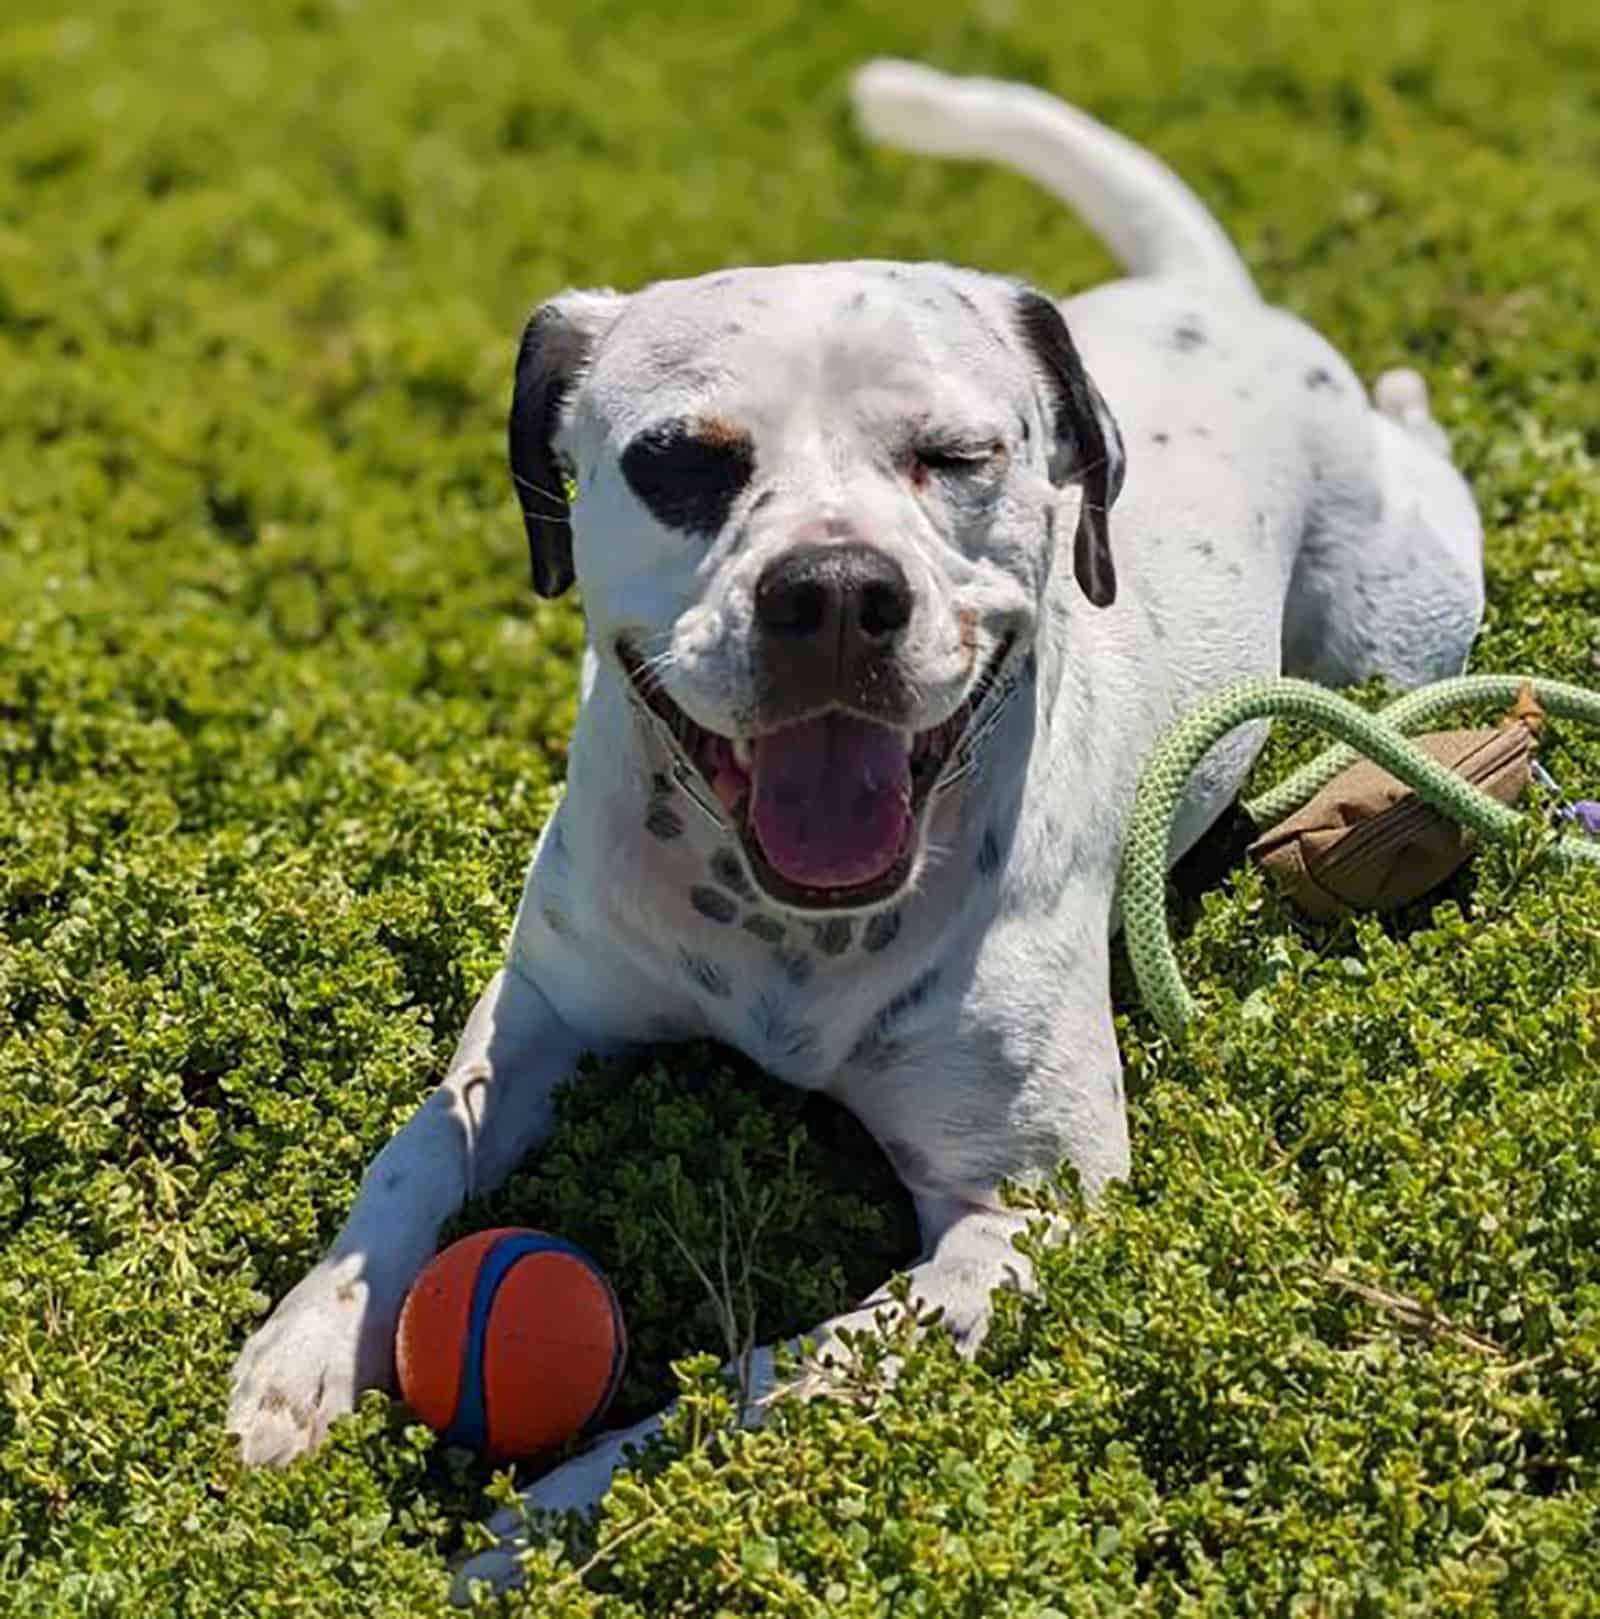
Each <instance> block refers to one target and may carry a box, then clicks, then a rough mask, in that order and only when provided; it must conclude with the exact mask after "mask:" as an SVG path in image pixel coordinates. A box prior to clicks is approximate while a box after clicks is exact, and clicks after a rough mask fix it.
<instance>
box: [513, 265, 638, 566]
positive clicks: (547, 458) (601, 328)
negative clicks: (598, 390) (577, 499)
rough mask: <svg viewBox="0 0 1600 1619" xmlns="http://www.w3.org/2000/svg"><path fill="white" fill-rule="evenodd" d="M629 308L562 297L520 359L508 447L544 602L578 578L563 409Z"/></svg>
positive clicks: (531, 329) (545, 312)
mask: <svg viewBox="0 0 1600 1619" xmlns="http://www.w3.org/2000/svg"><path fill="white" fill-rule="evenodd" d="M625 302H626V299H624V298H623V297H622V296H621V295H620V294H618V293H614V292H564V293H562V294H561V296H560V297H559V298H552V299H551V300H550V302H549V303H547V304H542V305H541V306H540V307H539V308H538V309H536V310H535V311H534V312H533V317H532V319H531V320H529V322H528V324H527V327H526V329H525V330H524V331H523V334H522V347H521V348H520V349H518V351H517V377H516V383H515V386H514V387H513V389H512V394H511V420H510V423H509V425H508V432H507V439H508V442H509V447H510V451H511V478H512V482H513V483H514V484H515V485H516V489H517V502H518V504H519V505H520V506H521V507H522V521H523V525H524V527H526V529H527V531H528V551H529V555H530V556H531V558H532V561H533V588H534V589H535V590H536V591H538V593H539V594H540V595H541V596H559V595H560V594H561V593H562V591H564V590H565V589H566V588H567V587H568V586H569V585H570V584H571V583H572V578H573V571H572V511H571V507H570V506H569V504H568V501H567V487H566V473H565V468H564V467H563V465H562V461H561V457H560V456H559V455H558V454H557V453H556V448H555V438H556V433H557V430H558V429H559V427H560V425H561V412H562V408H563V407H564V406H565V404H566V403H567V400H568V399H569V398H570V397H571V395H572V390H573V388H574V387H575V386H576V384H577V381H578V378H579V377H580V376H581V375H582V373H583V370H584V368H585V367H586V366H587V365H588V363H589V360H590V357H591V356H592V355H593V353H594V346H595V344H596V343H597V342H598V341H599V340H600V337H601V335H602V334H603V333H604V332H605V330H606V328H607V327H609V326H610V324H611V322H612V321H613V320H615V319H616V317H617V314H618V312H619V311H620V310H621V308H622V306H623V304H624V303H625Z"/></svg>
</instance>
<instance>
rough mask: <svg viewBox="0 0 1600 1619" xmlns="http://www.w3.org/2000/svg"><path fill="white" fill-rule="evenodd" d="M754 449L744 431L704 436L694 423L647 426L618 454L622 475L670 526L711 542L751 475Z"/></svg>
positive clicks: (753, 463)
mask: <svg viewBox="0 0 1600 1619" xmlns="http://www.w3.org/2000/svg"><path fill="white" fill-rule="evenodd" d="M755 465H756V455H755V446H754V445H753V444H751V442H750V440H749V438H748V437H746V436H745V435H744V434H742V433H733V432H719V433H714V434H710V433H706V432H703V431H701V430H700V429H698V428H697V427H696V425H695V424H694V423H693V422H687V421H674V422H664V423H662V424H661V425H660V426H659V427H647V428H646V429H645V430H644V432H642V433H640V434H639V435H638V436H637V437H636V438H635V439H634V440H633V441H632V443H630V444H629V445H628V447H627V449H625V450H624V451H623V452H622V475H623V477H625V478H626V479H627V480H628V485H629V487H630V488H631V489H632V490H633V492H634V494H636V495H637V496H638V497H639V499H640V500H642V501H643V502H644V503H645V505H646V506H648V507H649V508H650V510H651V511H652V512H653V513H654V514H655V516H656V519H657V520H658V521H659V522H661V523H663V524H665V525H666V527H668V528H675V529H678V530H679V531H681V532H682V533H684V534H695V535H700V536H702V537H704V538H708V539H709V538H711V537H713V536H715V535H716V534H718V533H720V532H721V530H722V526H723V524H724V523H726V522H727V521H728V513H729V512H730V511H732V509H733V503H734V501H736V500H737V499H738V498H739V496H740V495H741V494H743V493H744V490H745V487H746V485H748V483H749V482H750V478H751V474H752V473H754V471H755Z"/></svg>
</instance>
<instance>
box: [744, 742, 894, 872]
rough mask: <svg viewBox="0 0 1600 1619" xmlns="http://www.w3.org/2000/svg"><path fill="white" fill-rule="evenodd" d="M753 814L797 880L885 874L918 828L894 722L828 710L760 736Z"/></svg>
mask: <svg viewBox="0 0 1600 1619" xmlns="http://www.w3.org/2000/svg"><path fill="white" fill-rule="evenodd" d="M750 775H751V794H750V824H751V826H752V827H753V828H754V829H755V834H756V839H757V841H758V842H759V843H760V845H761V852H762V853H763V854H764V855H765V856H766V857H767V860H768V861H769V862H770V863H771V865H772V866H773V868H774V869H775V870H776V871H778V872H779V873H780V874H781V875H782V876H784V877H787V878H788V879H789V881H790V882H793V883H802V884H804V885H805V886H806V887H807V888H852V887H854V886H855V885H856V884H857V883H866V882H871V881H872V879H873V878H874V877H881V876H882V875H883V873H884V872H886V871H887V870H888V869H889V868H890V867H891V866H892V865H893V864H894V863H895V861H896V860H898V859H899V858H900V856H901V854H902V853H903V852H904V850H905V847H906V844H907V842H908V841H909V839H910V835H911V757H910V754H909V753H908V752H907V749H906V744H905V739H904V738H903V737H902V735H901V733H900V732H898V731H894V730H891V729H890V728H889V727H888V726H887V725H874V724H873V723H872V722H871V721H870V720H858V719H853V718H851V717H850V716H848V715H845V714H824V715H823V716H822V717H821V718H820V719H814V720H804V721H802V722H801V723H800V724H799V725H789V726H785V727H784V729H783V730H781V731H773V732H771V733H770V734H769V735H767V736H763V737H760V738H758V739H757V741H756V743H755V748H754V752H753V756H752V759H751V771H750Z"/></svg>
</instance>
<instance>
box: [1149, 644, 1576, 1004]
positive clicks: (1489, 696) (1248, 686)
mask: <svg viewBox="0 0 1600 1619" xmlns="http://www.w3.org/2000/svg"><path fill="white" fill-rule="evenodd" d="M1529 686H1531V687H1532V688H1533V691H1534V693H1535V694H1536V695H1537V697H1538V699H1539V702H1540V703H1541V704H1542V705H1543V707H1544V708H1545V709H1546V710H1547V711H1548V712H1549V713H1552V714H1557V715H1560V716H1562V717H1563V718H1568V719H1576V720H1581V721H1584V722H1585V723H1587V724H1590V725H1594V726H1600V694H1596V693H1594V692H1590V691H1585V690H1584V689H1583V688H1582V687H1581V686H1571V685H1567V684H1565V683H1563V682H1561V681H1557V680H1540V679H1537V678H1535V677H1533V676H1527V675H1463V676H1462V677H1461V678H1460V679H1457V680H1445V681H1441V682H1440V683H1439V684H1438V685H1436V686H1425V687H1423V688H1422V689H1421V690H1420V691H1414V692H1411V693H1409V694H1408V695H1407V696H1405V697H1402V698H1400V699H1399V700H1398V701H1397V702H1394V703H1391V704H1389V706H1388V707H1386V708H1384V709H1381V710H1380V711H1379V712H1378V713H1376V714H1369V713H1368V712H1367V711H1366V710H1365V709H1363V708H1358V707H1357V706H1356V705H1355V704H1354V703H1352V702H1351V701H1350V700H1349V699H1348V698H1345V697H1340V696H1338V695H1337V694H1336V693H1334V692H1331V691H1329V690H1327V689H1326V688H1325V687H1323V686H1316V685H1313V684H1312V683H1311V682H1310V681H1308V680H1287V679H1285V680H1247V681H1241V682H1240V683H1238V684H1236V685H1232V686H1225V687H1224V688H1223V689H1222V690H1221V691H1219V692H1216V693H1215V694H1213V695H1212V696H1211V697H1208V698H1207V699H1206V700H1205V701H1204V702H1202V703H1201V704H1200V705H1199V706H1198V707H1197V708H1195V709H1193V710H1191V711H1190V712H1189V713H1188V714H1187V715H1185V716H1184V718H1183V719H1181V720H1180V721H1179V722H1178V723H1177V724H1176V725H1175V726H1173V727H1172V728H1171V730H1169V731H1168V732H1167V733H1166V735H1165V736H1164V737H1163V738H1162V740H1161V742H1160V744H1159V745H1158V747H1157V749H1156V752H1155V754H1154V756H1153V757H1152V758H1151V760H1150V763H1149V764H1148V765H1147V766H1146V767H1145V771H1144V774H1143V776H1142V777H1141V778H1140V780H1139V787H1138V791H1137V793H1136V794H1135V796H1134V801H1133V818H1132V820H1131V822H1130V824H1129V830H1128V840H1127V843H1126V844H1125V845H1124V847H1123V852H1122V925H1123V928H1124V930H1125V933H1126V936H1127V941H1128V956H1129V958H1130V960H1131V961H1132V963H1133V971H1134V976H1135V977H1136V978H1137V979H1138V981H1139V990H1140V993H1141V994H1142V995H1143V997H1144V1002H1145V1005H1146V1006H1147V1007H1149V1009H1150V1011H1151V1014H1152V1015H1153V1016H1154V1017H1155V1020H1156V1021H1157V1022H1158V1023H1159V1024H1160V1025H1161V1027H1162V1028H1163V1029H1165V1030H1166V1031H1167V1033H1169V1034H1177V1033H1178V1032H1179V1031H1180V1030H1182V1029H1183V1027H1184V1026H1185V1025H1186V1024H1187V1023H1189V1022H1190V1021H1191V1020H1192V1019H1193V1017H1194V1015H1195V1003H1194V1001H1193V999H1192V998H1191V997H1190V995H1189V992H1188V990H1187V989H1186V988H1185V987H1184V983H1183V976H1182V974H1181V973H1180V972H1179V971H1178V959H1177V956H1176V954H1175V953H1174V951H1173V948H1172V937H1171V935H1170V933H1169V932H1168V930H1167V893H1166V884H1167V848H1168V845H1169V842H1170V839H1171V835H1172V821H1173V817H1174V815H1175V814H1176V813H1177V809H1178V804H1179V801H1180V800H1181V798H1182V797H1183V791H1184V789H1185V787H1187V786H1188V784H1189V778H1190V776H1192V775H1193V773H1194V769H1195V766H1196V765H1198V764H1199V763H1200V760H1201V759H1202V758H1203V757H1204V756H1205V754H1206V752H1207V751H1208V750H1209V749H1210V748H1211V747H1212V746H1213V745H1214V744H1215V743H1216V742H1218V741H1219V740H1220V739H1221V738H1222V737H1224V736H1226V735H1227V734H1228V733H1229V732H1230V731H1232V730H1234V729H1236V728H1237V727H1238V726H1240V725H1244V724H1246V723H1248V722H1249V721H1251V720H1260V719H1276V718H1292V719H1304V720H1311V721H1313V722H1314V723H1315V724H1317V725H1319V726H1321V727H1322V728H1323V729H1324V730H1327V731H1331V732H1332V733H1333V734H1334V735H1335V736H1337V737H1338V738H1339V739H1340V741H1341V742H1342V743H1343V744H1344V745H1343V746H1340V747H1334V748H1330V749H1329V750H1328V751H1327V752H1326V753H1323V754H1320V755H1319V756H1318V757H1317V758H1316V759H1314V760H1313V761H1312V762H1311V763H1310V764H1308V765H1306V766H1305V767H1304V768H1302V769H1300V770H1297V771H1295V772H1294V774H1293V775H1291V776H1290V777H1289V778H1288V779H1287V780H1286V781H1284V782H1283V783H1282V784H1281V785H1280V786H1278V787H1276V788H1274V789H1272V790H1271V791H1270V792H1267V793H1263V794H1262V795H1260V796H1259V797H1257V798H1254V799H1252V800H1251V801H1250V802H1249V803H1248V804H1246V805H1245V812H1246V814H1248V815H1249V816H1250V818H1251V820H1253V821H1254V822H1255V823H1256V825H1257V826H1268V825H1271V824H1272V823H1273V822H1274V821H1277V820H1279V819H1281V818H1282V817H1283V816H1285V815H1288V814H1291V813H1292V812H1293V811H1294V810H1296V809H1298V808H1299V807H1300V805H1301V804H1303V803H1304V802H1305V801H1306V800H1307V799H1308V798H1310V797H1311V796H1312V794H1314V793H1315V792H1316V791H1317V790H1318V789H1319V788H1320V787H1322V786H1324V785H1326V783H1328V782H1329V781H1331V780H1332V779H1333V778H1334V777H1335V776H1336V775H1338V773H1339V772H1340V771H1341V770H1344V769H1346V768H1347V767H1348V766H1349V765H1350V764H1351V763H1352V762H1353V761H1354V760H1355V759H1356V758H1357V757H1358V756H1360V755H1362V754H1365V755H1366V756H1367V757H1368V758H1370V759H1372V760H1374V761H1376V762H1377V763H1378V764H1380V765H1382V767H1383V768H1384V769H1385V770H1387V771H1388V772H1389V773H1390V774H1391V775H1393V776H1397V777H1398V778H1399V779H1400V780H1401V781H1403V782H1404V783H1405V784H1406V785H1407V786H1408V787H1410V788H1412V789H1413V791H1415V793H1416V794H1417V796H1418V797H1419V798H1421V799H1422V800H1424V801H1425V802H1426V803H1428V804H1431V805H1433V807H1434V808H1435V809H1438V810H1441V811H1442V812H1443V813H1444V814H1446V815H1449V816H1450V817H1451V818H1452V819H1454V820H1457V821H1459V822H1461V823H1462V825H1464V826H1467V827H1470V828H1471V830H1472V831H1474V832H1476V833H1477V834H1478V835H1479V836H1480V837H1482V838H1484V839H1487V840H1490V841H1494V840H1498V839H1501V838H1504V837H1507V836H1509V835H1510V834H1511V833H1512V832H1513V831H1514V830H1515V829H1516V828H1517V827H1518V826H1519V825H1520V824H1521V823H1522V816H1521V815H1520V814H1519V813H1518V812H1517V811H1516V810H1514V809H1508V808H1507V807H1506V806H1505V805H1503V804H1499V803H1497V802H1496V801H1495V800H1494V799H1492V798H1490V797H1489V795H1488V794H1487V793H1484V792H1480V791H1479V790H1478V789H1477V788H1476V787H1473V786H1470V785H1469V784H1468V783H1467V782H1465V781H1463V780H1462V778H1461V777H1460V776H1457V775H1455V774H1454V773H1453V772H1451V771H1449V770H1447V769H1445V767H1444V766H1443V765H1441V764H1439V763H1438V762H1437V761H1436V760H1433V759H1430V758H1429V757H1428V755H1427V754H1425V753H1423V752H1422V750H1421V749H1420V748H1417V747H1415V746H1413V745H1412V744H1411V743H1410V742H1408V741H1407V740H1406V733H1407V732H1409V731H1415V730H1420V729H1421V728H1422V727H1423V726H1424V725H1426V724H1427V723H1428V722H1429V721H1430V720H1432V719H1434V718H1435V717H1437V716H1438V715H1439V714H1440V713H1442V712H1444V711H1446V710H1448V709H1453V708H1459V707H1461V706H1462V705H1463V704H1469V703H1498V704H1501V705H1505V704H1508V703H1511V702H1514V701H1515V700H1516V697H1517V695H1518V693H1519V692H1521V691H1522V689H1523V688H1524V687H1529ZM1549 858H1550V859H1552V860H1554V861H1555V862H1556V863H1558V864H1560V865H1568V866H1576V865H1584V864H1589V865H1597V866H1600V842H1595V841H1591V840H1588V839H1586V838H1584V837H1583V836H1582V835H1581V834H1580V835H1574V834H1571V833H1569V834H1567V835H1566V836H1565V837H1562V838H1560V839H1558V840H1557V841H1556V842H1555V843H1554V844H1553V845H1552V846H1551V848H1550V850H1549Z"/></svg>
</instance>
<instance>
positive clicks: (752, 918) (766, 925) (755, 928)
mask: <svg viewBox="0 0 1600 1619" xmlns="http://www.w3.org/2000/svg"><path fill="white" fill-rule="evenodd" d="M744 930H745V932H746V933H750V934H754V935H755V937H756V938H758V939H760V940H761V941H762V942H763V943H764V944H781V943H782V941H783V923H781V922H779V921H777V920H776V919H775V918H773V917H770V916H763V915H762V914H761V912H760V911H752V912H751V913H750V915H749V916H747V917H746V918H745V919H744Z"/></svg>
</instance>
